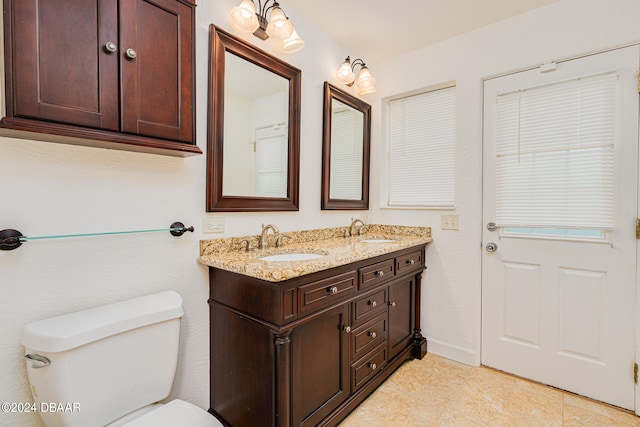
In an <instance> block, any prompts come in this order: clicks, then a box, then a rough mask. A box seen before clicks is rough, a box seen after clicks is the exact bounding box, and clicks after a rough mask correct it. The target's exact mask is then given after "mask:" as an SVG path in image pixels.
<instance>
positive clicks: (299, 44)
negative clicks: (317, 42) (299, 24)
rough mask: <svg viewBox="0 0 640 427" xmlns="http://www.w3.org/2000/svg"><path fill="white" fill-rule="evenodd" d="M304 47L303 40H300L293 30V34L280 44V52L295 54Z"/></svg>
mask: <svg viewBox="0 0 640 427" xmlns="http://www.w3.org/2000/svg"><path fill="white" fill-rule="evenodd" d="M303 47H304V40H302V39H301V38H300V36H299V35H298V33H297V32H296V30H293V34H291V36H290V37H289V38H287V39H285V41H284V42H282V51H283V52H284V53H293V52H297V51H299V50H300V49H302V48H303Z"/></svg>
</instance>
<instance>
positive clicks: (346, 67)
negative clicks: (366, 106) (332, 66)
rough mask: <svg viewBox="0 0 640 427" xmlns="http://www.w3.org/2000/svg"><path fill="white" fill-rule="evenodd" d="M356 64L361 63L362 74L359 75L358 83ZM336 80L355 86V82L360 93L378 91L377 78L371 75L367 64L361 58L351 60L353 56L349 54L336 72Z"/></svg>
mask: <svg viewBox="0 0 640 427" xmlns="http://www.w3.org/2000/svg"><path fill="white" fill-rule="evenodd" d="M356 65H360V74H359V75H358V81H357V83H356V76H355V73H354V70H355V68H356ZM336 80H337V81H338V82H340V83H342V84H345V85H347V86H353V84H354V83H355V84H356V88H357V89H358V93H359V94H360V95H366V94H367V93H373V92H375V91H376V88H375V84H376V79H375V78H373V76H372V75H371V72H370V71H369V68H367V64H365V63H364V61H363V60H362V59H360V58H358V59H356V60H355V61H353V62H351V58H349V57H348V56H347V57H346V58H345V60H344V62H343V63H342V65H341V66H340V68H338V71H337V72H336Z"/></svg>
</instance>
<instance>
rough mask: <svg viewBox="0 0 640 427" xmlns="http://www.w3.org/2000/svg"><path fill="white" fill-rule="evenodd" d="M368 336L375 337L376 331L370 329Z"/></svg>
mask: <svg viewBox="0 0 640 427" xmlns="http://www.w3.org/2000/svg"><path fill="white" fill-rule="evenodd" d="M369 336H370V337H371V338H375V337H377V336H378V334H376V331H371V332H369Z"/></svg>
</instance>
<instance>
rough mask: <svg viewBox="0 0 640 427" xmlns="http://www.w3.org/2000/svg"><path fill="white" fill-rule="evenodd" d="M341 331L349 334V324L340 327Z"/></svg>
mask: <svg viewBox="0 0 640 427" xmlns="http://www.w3.org/2000/svg"><path fill="white" fill-rule="evenodd" d="M342 330H343V331H345V333H347V334H349V333H351V326H349V325H347V326H345V327H344V328H342Z"/></svg>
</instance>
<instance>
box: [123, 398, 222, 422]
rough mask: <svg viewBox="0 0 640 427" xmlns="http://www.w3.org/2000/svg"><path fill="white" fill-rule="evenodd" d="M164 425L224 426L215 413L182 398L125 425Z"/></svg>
mask: <svg viewBox="0 0 640 427" xmlns="http://www.w3.org/2000/svg"><path fill="white" fill-rule="evenodd" d="M163 426H166V427H175V426H189V427H223V426H222V424H221V423H220V421H218V420H217V419H216V418H214V417H213V415H211V414H209V413H208V412H206V411H205V410H203V409H201V408H199V407H197V406H195V405H193V404H191V403H189V402H185V401H184V400H180V399H175V400H172V401H171V402H169V403H167V404H165V405H162V406H160V407H159V408H158V409H155V410H153V411H150V412H147V413H146V414H144V415H143V416H141V417H139V418H136V419H135V420H133V421H131V422H129V423H127V424H125V425H124V427H163Z"/></svg>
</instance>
